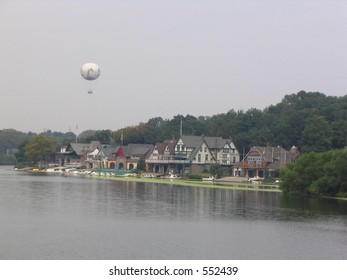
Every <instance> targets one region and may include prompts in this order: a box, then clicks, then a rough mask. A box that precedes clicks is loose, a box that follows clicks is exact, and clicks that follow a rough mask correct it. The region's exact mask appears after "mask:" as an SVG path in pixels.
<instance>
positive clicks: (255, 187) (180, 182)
mask: <svg viewBox="0 0 347 280" xmlns="http://www.w3.org/2000/svg"><path fill="white" fill-rule="evenodd" d="M92 178H93V179H94V178H95V179H99V180H112V181H126V182H142V183H153V184H162V185H177V186H189V187H199V188H214V189H232V190H251V191H264V192H281V191H280V190H279V188H278V187H277V186H274V185H263V184H246V183H235V182H203V181H195V180H184V179H157V178H138V177H117V176H116V177H100V176H94V177H92Z"/></svg>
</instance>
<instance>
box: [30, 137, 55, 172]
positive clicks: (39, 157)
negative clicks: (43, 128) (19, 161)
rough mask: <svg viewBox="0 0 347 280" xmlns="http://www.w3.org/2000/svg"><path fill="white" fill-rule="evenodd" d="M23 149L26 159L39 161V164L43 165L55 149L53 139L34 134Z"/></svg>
mask: <svg viewBox="0 0 347 280" xmlns="http://www.w3.org/2000/svg"><path fill="white" fill-rule="evenodd" d="M24 149H25V153H24V155H25V158H26V159H27V161H28V162H33V163H39V164H40V166H44V165H45V163H46V162H47V161H50V160H52V157H53V156H54V154H55V151H56V148H55V142H54V140H52V139H51V138H48V137H47V136H44V135H37V136H34V137H33V138H32V139H30V140H29V142H28V143H27V144H26V145H25V148H24Z"/></svg>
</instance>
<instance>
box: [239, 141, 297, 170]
mask: <svg viewBox="0 0 347 280" xmlns="http://www.w3.org/2000/svg"><path fill="white" fill-rule="evenodd" d="M254 152H256V153H257V154H259V156H261V157H262V158H263V160H264V161H265V162H266V163H267V168H268V169H279V168H281V167H283V166H284V165H286V164H287V163H290V162H293V161H294V160H295V158H296V156H297V153H294V152H292V151H290V152H289V151H287V150H286V149H283V148H282V147H262V146H253V147H252V148H251V150H250V151H249V152H248V153H247V155H246V157H245V159H246V158H247V157H248V156H250V155H252V154H254Z"/></svg>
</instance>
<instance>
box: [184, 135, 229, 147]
mask: <svg viewBox="0 0 347 280" xmlns="http://www.w3.org/2000/svg"><path fill="white" fill-rule="evenodd" d="M180 138H181V139H182V141H183V143H184V145H185V146H186V147H200V146H201V145H202V143H203V142H205V143H206V145H207V146H208V147H209V149H222V148H224V147H225V145H227V144H228V145H230V144H231V143H232V141H231V140H230V139H223V138H222V137H211V136H189V135H182V136H181V137H180ZM230 146H231V147H234V145H230Z"/></svg>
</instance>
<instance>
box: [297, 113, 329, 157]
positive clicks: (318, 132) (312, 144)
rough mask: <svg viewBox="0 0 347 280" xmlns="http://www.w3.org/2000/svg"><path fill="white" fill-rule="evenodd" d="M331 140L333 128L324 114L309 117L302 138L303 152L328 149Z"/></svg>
mask: <svg viewBox="0 0 347 280" xmlns="http://www.w3.org/2000/svg"><path fill="white" fill-rule="evenodd" d="M331 141H332V129H331V127H330V125H329V123H328V122H327V121H326V119H325V117H324V116H318V115H314V116H312V117H310V118H309V119H307V121H306V123H305V128H304V130H303V132H302V135H301V138H300V147H301V151H302V152H303V153H309V152H324V151H328V150H330V149H331V147H332V145H331V143H332V142H331Z"/></svg>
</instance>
